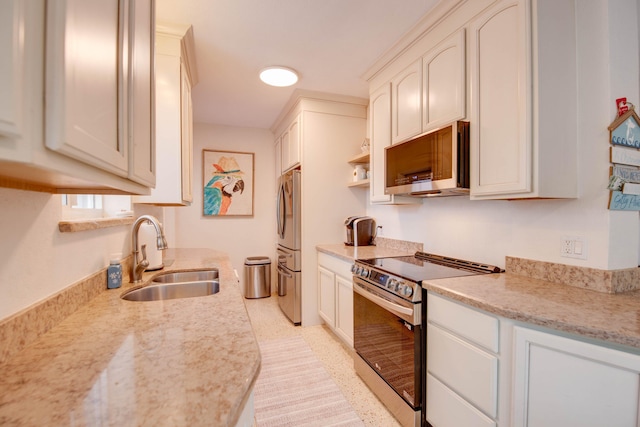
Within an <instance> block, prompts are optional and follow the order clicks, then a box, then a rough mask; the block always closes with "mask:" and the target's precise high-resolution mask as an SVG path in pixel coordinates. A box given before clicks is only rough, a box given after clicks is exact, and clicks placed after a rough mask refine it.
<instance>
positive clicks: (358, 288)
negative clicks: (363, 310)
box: [353, 281, 413, 317]
mask: <svg viewBox="0 0 640 427" xmlns="http://www.w3.org/2000/svg"><path fill="white" fill-rule="evenodd" d="M353 285H354V286H353V290H354V291H355V292H356V293H358V294H360V295H362V296H363V297H364V298H366V299H368V300H369V301H371V302H373V303H375V304H377V305H379V306H380V307H383V308H384V309H386V310H388V311H390V312H391V313H393V314H395V315H396V316H398V317H404V316H413V308H407V307H403V306H401V305H399V304H396V303H394V302H391V301H387V300H386V299H384V298H381V297H379V296H377V295H375V294H373V293H371V292H369V291H367V290H366V289H364V288H363V286H362V285H361V284H359V283H358V282H355V281H354V282H353Z"/></svg>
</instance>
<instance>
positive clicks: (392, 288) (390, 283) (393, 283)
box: [387, 279, 398, 292]
mask: <svg viewBox="0 0 640 427" xmlns="http://www.w3.org/2000/svg"><path fill="white" fill-rule="evenodd" d="M387 289H389V290H390V291H393V292H395V291H396V290H397V289H398V281H397V280H396V279H390V280H389V281H388V282H387Z"/></svg>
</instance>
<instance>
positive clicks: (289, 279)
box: [276, 170, 302, 325]
mask: <svg viewBox="0 0 640 427" xmlns="http://www.w3.org/2000/svg"><path fill="white" fill-rule="evenodd" d="M276 206H277V208H276V209H277V211H276V219H277V228H278V247H277V252H278V304H279V305H280V309H281V310H282V312H283V313H284V314H285V315H286V316H287V317H288V318H289V320H291V321H292V322H293V323H294V324H295V325H299V324H300V321H301V316H302V313H301V311H302V298H301V292H302V283H301V282H302V274H301V266H302V251H301V249H302V248H301V240H302V239H301V235H300V229H301V228H300V212H301V211H300V171H299V170H292V171H289V172H286V173H284V174H283V175H282V176H280V178H279V180H278V197H277V201H276Z"/></svg>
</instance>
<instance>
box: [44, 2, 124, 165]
mask: <svg viewBox="0 0 640 427" xmlns="http://www.w3.org/2000/svg"><path fill="white" fill-rule="evenodd" d="M126 13H127V8H126V7H125V1H124V0H60V1H54V2H48V3H47V38H46V43H47V45H46V61H47V67H46V85H45V86H46V93H45V100H46V102H45V105H46V108H45V125H46V132H45V144H46V146H47V147H48V148H50V149H52V150H55V151H58V152H60V153H62V154H65V155H67V156H69V157H73V158H76V159H79V160H81V161H83V162H85V163H87V164H90V165H92V166H95V167H97V168H100V169H104V170H106V171H109V172H111V173H113V174H116V175H120V176H124V177H127V176H128V167H129V166H128V157H129V155H128V147H127V146H126V138H125V135H124V134H123V132H124V130H125V129H124V127H123V126H120V125H122V124H124V120H126V118H125V117H126V116H125V117H122V116H121V115H120V114H122V113H123V112H124V111H125V108H121V107H120V106H121V105H122V102H124V99H125V96H124V95H125V94H124V86H123V84H122V82H123V80H124V79H125V78H126V68H124V67H123V62H126V61H124V60H123V59H125V58H126V55H123V52H124V51H125V50H126V48H125V46H124V44H123V42H124V41H123V38H124V35H125V26H124V25H121V24H123V23H124V22H125V14H126Z"/></svg>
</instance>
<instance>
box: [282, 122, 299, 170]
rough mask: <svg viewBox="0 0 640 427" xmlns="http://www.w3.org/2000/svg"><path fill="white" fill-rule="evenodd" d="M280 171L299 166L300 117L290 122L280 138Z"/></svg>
mask: <svg viewBox="0 0 640 427" xmlns="http://www.w3.org/2000/svg"><path fill="white" fill-rule="evenodd" d="M281 140H282V143H281V144H282V145H281V149H282V171H283V172H284V171H286V170H288V169H291V168H293V167H294V166H297V165H299V164H300V115H298V116H296V118H295V119H294V120H293V121H292V122H291V124H290V125H289V126H288V127H287V129H286V130H285V131H284V133H283V134H282V137H281Z"/></svg>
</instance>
